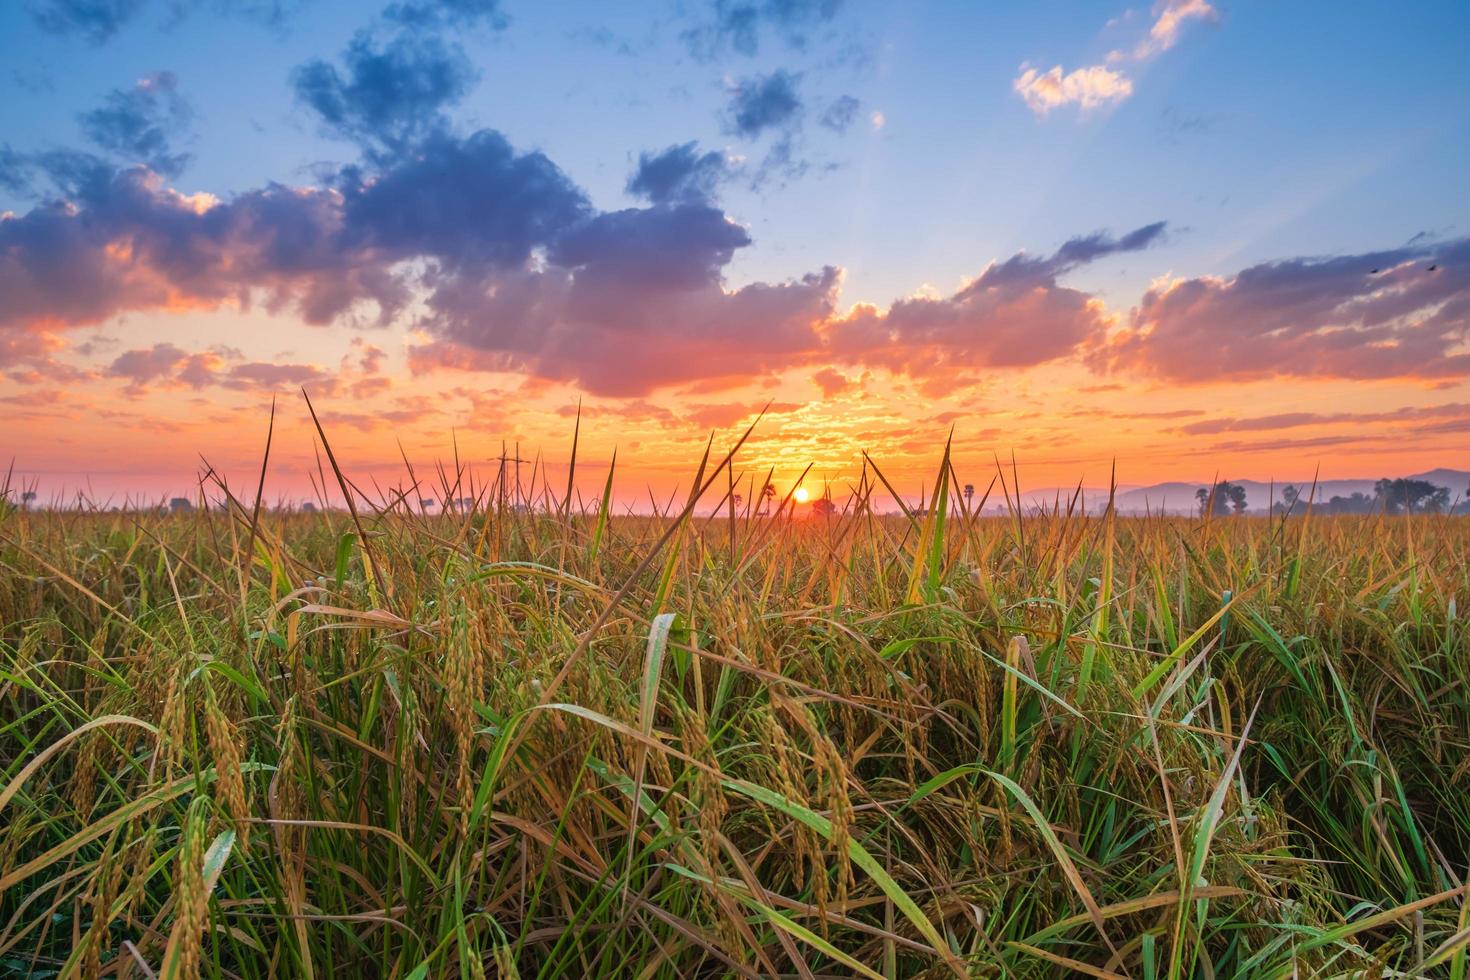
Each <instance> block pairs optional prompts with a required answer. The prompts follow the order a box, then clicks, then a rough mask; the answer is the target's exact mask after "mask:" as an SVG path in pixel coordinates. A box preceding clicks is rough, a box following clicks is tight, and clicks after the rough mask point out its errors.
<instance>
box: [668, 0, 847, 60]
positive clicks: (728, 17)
mask: <svg viewBox="0 0 1470 980" xmlns="http://www.w3.org/2000/svg"><path fill="white" fill-rule="evenodd" d="M842 3H843V0H714V2H713V3H711V4H709V5H708V7H707V8H706V10H707V13H706V14H705V16H704V17H703V19H702V21H701V23H699V24H698V25H696V26H695V27H691V28H690V29H688V30H686V31H685V32H684V35H683V36H684V41H685V43H686V44H688V45H689V49H690V51H691V52H693V53H694V55H695V56H696V57H699V58H711V57H714V56H716V55H718V54H720V53H721V52H723V51H724V50H725V49H727V48H728V49H730V50H733V51H736V52H738V53H740V54H743V55H747V56H750V55H754V54H755V53H756V52H757V51H758V50H760V44H761V40H762V38H763V37H764V36H766V35H771V36H774V37H777V38H780V39H781V40H782V41H784V42H785V43H786V44H787V45H789V46H791V47H793V48H805V47H806V46H807V43H808V41H809V39H810V34H811V31H813V30H814V29H818V28H820V27H821V26H822V25H824V24H827V23H830V22H831V21H832V20H833V18H835V17H836V16H837V13H838V11H839V10H841V9H842Z"/></svg>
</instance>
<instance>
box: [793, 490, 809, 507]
mask: <svg viewBox="0 0 1470 980" xmlns="http://www.w3.org/2000/svg"><path fill="white" fill-rule="evenodd" d="M793 496H794V497H795V498H796V502H797V503H798V504H804V503H806V498H807V492H806V487H797V488H796V493H795V494H793Z"/></svg>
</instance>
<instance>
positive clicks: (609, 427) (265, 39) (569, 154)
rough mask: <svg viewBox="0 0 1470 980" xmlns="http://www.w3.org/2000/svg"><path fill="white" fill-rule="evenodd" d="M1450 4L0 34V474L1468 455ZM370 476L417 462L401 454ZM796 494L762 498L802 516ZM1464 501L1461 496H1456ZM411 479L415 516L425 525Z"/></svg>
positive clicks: (631, 487)
mask: <svg viewBox="0 0 1470 980" xmlns="http://www.w3.org/2000/svg"><path fill="white" fill-rule="evenodd" d="M1467 38H1470V5H1467V4H1466V3H1464V2H1462V0H1426V2H1419V3H1414V4H1393V5H1343V4H1338V3H1326V2H1323V3H1306V2H1299V3H1298V2H1294V3H1272V2H1267V0H1208V2H1207V0H1161V2H1159V3H1156V4H1155V5H1153V6H1148V5H1147V4H1144V5H1135V6H1131V7H1130V6H1128V5H1127V4H1126V3H1125V2H1123V0H1114V2H1076V3H1068V4H1031V3H1027V4H999V3H973V2H951V3H918V2H906V3H877V2H861V0H673V2H648V3H616V4H604V3H594V2H590V0H588V2H580V3H572V2H565V3H562V2H550V3H531V2H525V0H388V2H387V3H386V5H384V6H377V5H375V3H347V2H329V0H12V2H6V3H0V433H3V438H0V456H3V458H0V465H6V464H8V461H9V460H10V459H11V458H12V457H13V459H14V469H15V473H16V474H17V478H18V479H20V480H22V481H24V482H26V483H27V484H28V485H29V484H34V485H35V486H36V488H37V489H38V491H39V493H40V495H41V496H42V497H43V498H47V497H50V496H52V495H55V494H59V493H68V492H72V491H76V490H84V491H86V492H89V493H91V494H92V495H93V496H95V497H99V498H107V497H113V498H116V497H118V496H121V495H127V494H133V495H154V496H159V495H164V496H166V495H171V494H173V493H184V492H187V491H188V490H189V488H190V486H191V485H192V484H193V483H194V481H195V480H196V474H197V472H198V470H199V467H200V465H201V457H204V458H207V459H208V461H209V462H210V463H211V464H212V465H214V466H216V467H218V468H219V469H220V470H221V471H223V472H226V473H228V474H230V476H231V478H232V479H234V480H237V481H239V482H240V483H242V484H243V483H248V482H251V480H252V477H251V475H250V474H252V472H253V470H254V468H255V467H257V466H258V461H259V458H260V453H261V450H262V448H263V444H264V439H265V432H266V424H267V417H268V414H269V406H270V403H271V399H272V396H273V395H275V396H276V397H277V398H278V413H279V414H278V423H277V440H278V441H277V444H276V448H275V450H274V456H273V464H272V469H271V477H270V482H269V484H268V494H270V493H275V494H280V495H285V496H301V495H304V494H305V493H307V492H308V491H309V482H308V477H307V473H308V472H310V471H313V470H314V469H315V463H314V461H313V459H314V457H313V435H312V429H311V422H310V418H309V416H308V414H307V412H306V408H305V404H304V402H303V400H302V397H301V394H300V390H301V388H303V387H304V388H306V389H307V391H308V392H309V393H310V395H311V398H312V400H313V402H314V404H315V405H316V406H317V409H318V412H319V413H320V414H321V417H322V422H323V424H324V425H325V426H326V429H327V433H328V436H329V437H330V438H331V440H332V444H333V449H334V450H335V452H336V454H337V456H338V458H339V459H340V460H341V462H342V463H343V464H344V466H345V467H346V468H347V469H348V471H349V472H350V473H352V474H353V475H354V476H355V477H359V478H361V482H363V483H364V484H366V483H368V482H369V481H370V480H372V479H376V480H378V481H379V482H380V483H384V484H386V483H392V482H396V481H400V480H401V479H402V456H403V455H406V456H407V457H408V458H409V459H410V460H412V461H413V462H414V463H415V464H416V465H419V464H421V465H425V466H429V465H432V464H433V463H434V461H435V460H446V461H447V460H448V459H450V458H451V457H452V455H453V453H454V452H455V447H456V446H457V450H458V455H459V458H460V459H461V460H463V461H465V462H468V463H473V464H475V465H476V466H477V467H479V468H480V469H481V471H482V472H493V464H492V463H490V462H489V460H491V458H492V457H495V456H498V455H499V454H500V452H501V445H502V442H504V443H506V444H508V445H510V446H511V447H512V448H514V447H515V446H516V445H517V444H518V445H519V447H520V452H521V455H522V456H524V457H526V458H528V459H529V458H534V456H535V455H536V453H537V452H540V453H543V454H545V455H546V456H547V457H548V458H549V459H551V460H552V461H553V462H554V464H555V465H554V466H553V467H550V468H549V471H550V472H555V473H560V474H562V476H561V477H560V479H563V480H564V479H565V476H564V474H565V470H564V468H563V465H564V461H565V458H566V455H567V452H568V449H569V445H570V442H571V435H572V418H573V416H574V415H575V413H576V411H577V405H578V402H579V400H580V402H581V405H582V431H581V446H580V450H579V454H580V462H579V474H582V475H583V476H584V477H585V479H579V481H578V482H579V485H580V486H581V488H582V492H583V494H584V495H587V496H595V495H596V493H597V492H598V490H599V489H600V486H601V480H602V478H603V476H604V475H605V473H606V466H607V463H608V460H609V459H610V458H611V455H612V452H613V450H614V448H615V447H616V449H617V452H618V461H619V462H618V466H619V474H620V476H619V481H618V489H619V496H620V497H621V498H623V499H624V500H625V502H627V503H629V504H632V503H636V502H637V501H638V500H646V499H647V493H646V490H645V488H652V489H653V491H654V492H655V493H657V494H664V495H666V494H668V493H670V492H672V491H673V490H674V488H675V487H676V486H679V485H683V486H686V487H687V485H688V480H689V477H690V475H691V472H692V470H693V467H694V465H695V464H696V463H697V461H698V457H699V453H700V451H701V450H702V448H703V445H704V443H705V440H706V439H707V438H708V437H709V436H710V434H711V432H714V433H715V446H716V448H717V449H718V448H722V447H723V446H727V445H729V443H730V442H731V441H732V440H733V439H734V438H736V437H737V436H738V433H739V432H740V431H741V430H742V429H743V427H744V425H746V424H748V423H749V421H750V419H751V417H752V415H753V413H754V412H755V411H757V410H759V408H760V407H761V406H762V405H764V404H766V403H767V402H769V403H770V410H769V413H768V417H767V419H766V420H765V421H763V422H762V424H761V426H760V427H759V428H758V429H757V432H756V435H755V436H754V437H753V438H752V441H751V442H750V443H749V444H748V447H747V449H746V450H745V451H744V452H743V453H742V456H741V459H740V463H739V466H740V468H741V469H742V470H743V471H746V472H753V471H760V472H762V473H764V471H765V468H766V467H768V466H775V467H776V471H777V476H778V484H779V482H780V481H781V480H787V481H789V480H790V479H792V478H793V477H794V476H795V475H796V474H797V473H798V472H799V471H800V470H801V468H802V467H804V466H805V465H806V464H807V463H809V462H810V463H813V464H814V466H813V470H812V474H813V477H812V478H813V480H814V481H815V483H816V485H817V486H820V485H821V483H822V482H824V481H830V482H831V483H832V484H833V486H834V487H841V486H845V484H846V482H847V481H849V480H851V479H853V478H854V477H855V476H856V474H857V472H858V470H859V468H860V465H861V452H862V451H863V450H867V451H868V452H869V453H870V454H871V455H872V456H873V457H874V458H876V459H877V460H878V461H879V462H880V463H881V464H883V465H884V467H885V471H886V472H888V473H889V475H890V477H892V478H894V479H896V480H898V481H900V482H901V483H902V485H903V486H904V487H905V488H906V489H907V488H910V487H911V488H912V489H913V490H914V492H915V493H917V490H918V486H919V484H920V483H921V481H924V480H926V479H932V473H933V470H934V467H935V465H936V463H937V459H938V455H939V452H940V451H941V449H942V446H943V442H944V439H945V437H946V435H947V434H948V433H949V431H950V429H951V428H953V430H954V445H955V458H956V468H957V470H958V472H959V474H960V476H961V478H962V479H973V480H974V481H975V482H977V483H984V482H987V481H988V477H989V474H990V473H991V472H993V471H994V462H993V460H994V458H995V456H996V455H999V456H1000V457H1002V458H1005V459H1006V460H1007V461H1009V457H1010V454H1011V453H1012V452H1014V453H1015V456H1016V458H1017V460H1018V461H1019V466H1020V468H1021V472H1022V474H1023V478H1024V479H1025V480H1026V482H1027V483H1028V484H1029V485H1031V486H1044V485H1058V484H1061V485H1065V484H1073V483H1076V482H1077V481H1078V480H1083V481H1085V482H1086V483H1087V484H1088V485H1089V486H1096V485H1099V484H1105V483H1106V481H1107V478H1108V472H1109V469H1110V467H1111V465H1112V461H1113V459H1114V458H1116V460H1117V467H1118V477H1119V480H1120V481H1121V482H1123V483H1126V484H1135V485H1136V484H1143V483H1152V482H1157V481H1164V480H1207V479H1209V478H1210V477H1211V476H1212V475H1214V474H1217V473H1218V474H1220V475H1222V476H1228V477H1238V478H1250V479H1262V480H1264V479H1268V478H1275V479H1277V480H1294V479H1301V478H1303V477H1305V478H1308V479H1310V477H1311V476H1312V474H1313V472H1315V471H1317V470H1318V469H1319V467H1320V471H1321V473H1322V475H1323V476H1325V477H1358V476H1363V477H1375V476H1383V475H1403V474H1408V473H1412V472H1416V471H1421V470H1426V469H1430V468H1432V467H1436V466H1448V467H1457V468H1460V469H1470V448H1467V447H1470V178H1467V176H1466V175H1467V173H1470V58H1467V57H1466V40H1467ZM400 446H401V449H400ZM783 489H784V488H783ZM1457 490H1458V488H1457ZM430 495H432V494H430Z"/></svg>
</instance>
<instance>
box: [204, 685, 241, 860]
mask: <svg viewBox="0 0 1470 980" xmlns="http://www.w3.org/2000/svg"><path fill="white" fill-rule="evenodd" d="M204 692H205V694H204V725H205V729H206V731H207V733H208V737H209V753H210V755H211V756H212V757H213V760H214V769H215V774H216V783H215V785H216V786H217V787H218V793H219V797H220V800H221V801H222V802H223V803H224V807H225V812H226V813H228V814H229V815H230V819H231V820H232V821H233V822H234V824H235V830H236V832H237V833H238V835H239V839H240V844H241V845H242V846H244V845H245V844H247V843H248V842H249V830H250V823H249V820H250V801H249V800H248V798H247V797H246V790H245V778H244V776H243V775H242V773H241V761H242V757H243V755H244V751H243V748H244V746H243V739H242V738H241V737H240V732H239V730H238V729H237V728H236V727H235V725H234V724H233V723H232V722H231V721H230V719H229V718H228V717H226V716H225V713H224V710H223V709H222V708H221V707H220V703H219V699H218V698H217V697H215V693H214V686H213V685H212V684H208V683H206V684H205V685H204Z"/></svg>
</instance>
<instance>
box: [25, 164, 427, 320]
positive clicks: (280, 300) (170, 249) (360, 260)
mask: <svg viewBox="0 0 1470 980" xmlns="http://www.w3.org/2000/svg"><path fill="white" fill-rule="evenodd" d="M342 223H343V214H342V199H341V195H340V194H338V193H336V192H334V191H331V190H323V189H306V188H289V187H284V186H281V185H278V184H272V185H268V186H267V187H265V188H263V189H260V190H255V191H250V192H248V193H245V194H242V195H240V196H238V197H236V198H235V199H233V200H231V201H228V202H221V201H218V200H216V199H214V198H213V197H211V196H209V195H202V194H201V195H184V194H180V193H178V192H177V191H174V190H172V189H169V188H167V187H165V186H164V184H163V181H162V178H160V177H159V176H158V175H157V174H154V173H152V172H151V171H148V170H146V169H144V168H130V169H128V170H121V171H115V172H113V173H112V174H110V175H108V176H106V177H105V178H104V177H102V176H100V175H92V177H91V178H89V179H88V181H87V182H86V183H85V184H83V185H81V186H79V187H78V188H76V193H75V194H74V195H73V196H71V197H69V198H67V199H64V200H52V201H46V202H43V203H42V204H40V205H38V206H36V207H35V208H33V209H32V210H30V211H29V212H27V213H26V214H23V215H7V216H3V217H0V294H3V295H5V297H6V302H5V303H4V304H3V305H0V330H3V329H6V328H28V327H30V328H37V327H44V328H48V329H54V328H58V327H66V326H81V325H86V324H94V323H100V322H103V321H105V320H108V319H111V318H112V317H114V316H117V315H118V314H120V313H124V312H128V311H137V310H179V309H188V308H213V307H216V306H219V305H221V304H222V303H226V302H233V303H236V304H238V305H241V306H245V305H248V304H249V302H250V301H251V298H252V296H260V297H261V298H263V299H264V300H265V302H266V305H267V307H268V308H271V309H282V308H292V309H295V310H296V311H297V312H298V313H299V314H300V315H301V316H302V317H303V319H305V320H307V321H308V322H312V323H326V322H329V321H331V320H332V319H334V318H335V317H337V316H339V315H341V314H343V313H345V312H347V310H349V309H350V308H352V307H353V306H354V305H356V304H357V303H359V302H361V301H365V300H366V301H375V302H376V303H377V304H378V305H379V308H380V310H381V312H382V314H383V315H384V316H391V315H392V314H393V313H394V312H396V310H397V308H398V307H399V306H400V305H401V303H402V302H403V301H404V299H405V298H406V294H405V292H404V289H403V286H402V284H401V283H400V282H398V280H397V279H396V278H394V277H393V276H391V275H390V274H389V273H388V271H387V269H386V268H385V267H384V266H383V264H382V263H381V262H379V261H374V257H373V256H371V255H362V254H357V253H354V252H353V250H351V249H348V248H344V247H343V241H342Z"/></svg>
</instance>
